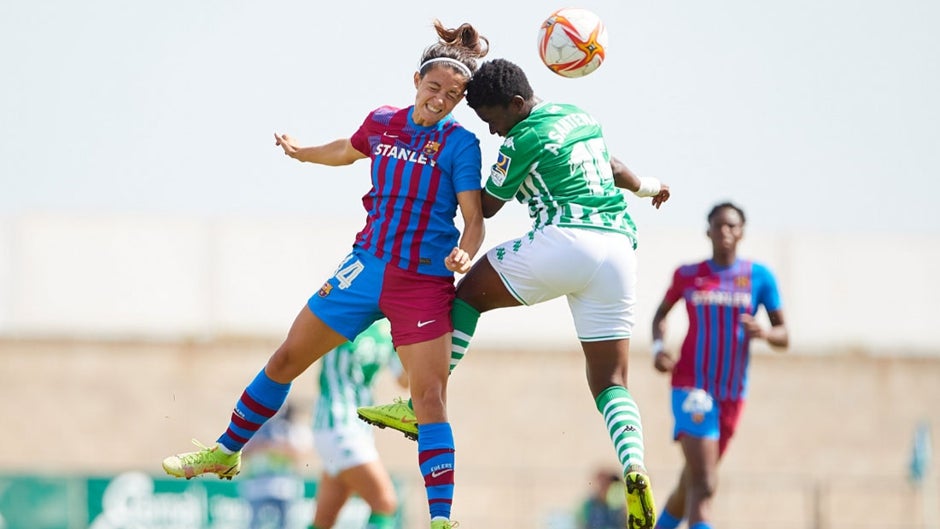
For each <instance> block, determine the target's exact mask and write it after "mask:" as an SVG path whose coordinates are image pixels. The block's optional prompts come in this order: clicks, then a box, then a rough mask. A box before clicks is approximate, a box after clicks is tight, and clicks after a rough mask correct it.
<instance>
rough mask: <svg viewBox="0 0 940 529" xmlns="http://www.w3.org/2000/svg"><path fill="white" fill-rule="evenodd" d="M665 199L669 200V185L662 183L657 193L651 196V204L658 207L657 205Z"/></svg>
mask: <svg viewBox="0 0 940 529" xmlns="http://www.w3.org/2000/svg"><path fill="white" fill-rule="evenodd" d="M667 200H669V186H667V185H666V184H662V186H661V187H660V188H659V193H658V194H657V195H656V196H655V197H653V206H654V207H656V209H659V206H662V205H663V203H665V202H666V201H667Z"/></svg>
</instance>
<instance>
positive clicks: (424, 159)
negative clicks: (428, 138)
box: [372, 142, 440, 167]
mask: <svg viewBox="0 0 940 529" xmlns="http://www.w3.org/2000/svg"><path fill="white" fill-rule="evenodd" d="M428 143H437V142H428ZM425 148H427V145H425ZM437 148H438V149H440V144H437ZM372 154H373V155H375V156H377V157H378V156H384V157H386V158H394V159H396V160H404V161H406V162H411V163H416V164H418V165H430V166H431V167H436V166H437V161H435V160H434V158H430V157H429V156H427V155H426V154H422V153H418V152H415V151H413V150H411V149H408V148H405V147H399V146H397V145H388V144H385V143H379V144H376V146H375V149H373V151H372ZM434 154H437V152H436V151H435V152H434Z"/></svg>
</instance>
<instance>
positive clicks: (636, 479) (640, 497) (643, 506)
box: [624, 465, 656, 529]
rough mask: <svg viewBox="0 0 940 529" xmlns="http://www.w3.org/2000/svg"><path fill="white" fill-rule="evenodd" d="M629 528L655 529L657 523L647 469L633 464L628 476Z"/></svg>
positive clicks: (626, 478) (626, 479)
mask: <svg viewBox="0 0 940 529" xmlns="http://www.w3.org/2000/svg"><path fill="white" fill-rule="evenodd" d="M624 481H626V485H627V489H626V494H627V529H653V526H654V525H656V504H655V502H654V501H653V489H652V487H651V486H650V478H649V476H647V475H646V471H645V470H643V468H642V467H640V466H639V465H632V466H631V467H630V471H629V472H627V475H626V477H625V478H624Z"/></svg>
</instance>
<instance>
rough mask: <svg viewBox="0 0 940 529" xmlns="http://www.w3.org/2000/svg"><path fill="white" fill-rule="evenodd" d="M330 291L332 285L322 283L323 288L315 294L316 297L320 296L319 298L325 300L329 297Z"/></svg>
mask: <svg viewBox="0 0 940 529" xmlns="http://www.w3.org/2000/svg"><path fill="white" fill-rule="evenodd" d="M332 291H333V285H331V284H329V282H327V283H323V286H322V287H320V291H319V292H317V295H318V296H320V297H321V298H325V297H327V296H329V295H330V292H332Z"/></svg>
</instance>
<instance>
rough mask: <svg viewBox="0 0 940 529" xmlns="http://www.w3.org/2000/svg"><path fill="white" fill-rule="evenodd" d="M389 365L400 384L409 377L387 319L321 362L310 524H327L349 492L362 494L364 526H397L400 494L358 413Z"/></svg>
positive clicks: (320, 528)
mask: <svg viewBox="0 0 940 529" xmlns="http://www.w3.org/2000/svg"><path fill="white" fill-rule="evenodd" d="M386 366H387V367H388V368H389V369H390V370H391V372H392V374H394V375H395V377H396V378H397V380H398V382H399V384H401V386H402V387H407V385H408V377H407V375H406V374H405V372H404V369H402V365H401V362H399V360H398V356H397V355H396V354H395V349H394V347H393V346H392V336H391V333H390V327H389V323H388V320H386V319H381V320H379V321H377V322H375V323H373V324H372V326H371V327H369V328H368V329H366V330H365V331H363V332H362V333H360V334H359V336H357V337H356V339H355V340H354V341H352V342H346V343H344V344H343V345H340V346H339V347H337V348H336V349H333V350H332V351H330V352H329V353H327V354H326V356H324V357H323V359H322V360H321V362H320V397H319V400H318V401H317V406H316V411H315V413H314V416H313V441H314V446H315V447H316V451H317V454H319V456H320V459H321V461H322V464H323V475H322V476H321V478H320V483H319V485H318V486H317V498H316V499H317V507H316V511H315V512H314V516H313V528H312V529H330V528H331V527H333V525H334V524H335V523H336V518H337V516H338V515H339V511H340V509H341V508H342V507H343V505H345V503H346V500H348V499H349V497H350V495H351V494H353V493H355V494H357V495H358V496H359V497H361V498H362V499H363V500H364V501H365V502H366V503H368V504H369V508H370V509H371V510H372V514H371V515H370V516H369V520H368V523H367V525H366V526H365V527H366V529H391V528H392V527H395V515H396V512H397V510H398V498H397V496H396V494H395V487H394V485H393V484H392V480H391V478H390V477H389V474H388V471H387V470H386V469H385V466H384V465H383V464H382V462H381V461H380V460H379V454H378V451H376V449H375V438H374V436H373V430H372V429H371V428H369V427H368V426H367V425H365V424H363V423H362V421H360V420H358V419H357V418H356V408H358V407H359V406H368V405H371V404H372V402H373V399H372V387H373V386H374V385H375V381H376V375H378V374H379V373H380V372H381V370H382V369H383V368H384V367H386Z"/></svg>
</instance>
